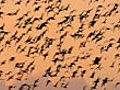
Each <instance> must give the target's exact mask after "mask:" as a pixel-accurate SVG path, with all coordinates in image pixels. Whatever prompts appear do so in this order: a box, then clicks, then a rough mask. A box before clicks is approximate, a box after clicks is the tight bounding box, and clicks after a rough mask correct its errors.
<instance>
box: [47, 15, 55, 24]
mask: <svg viewBox="0 0 120 90" xmlns="http://www.w3.org/2000/svg"><path fill="white" fill-rule="evenodd" d="M51 20H55V15H54V16H51V17H48V19H47V20H46V21H47V22H49V21H51Z"/></svg>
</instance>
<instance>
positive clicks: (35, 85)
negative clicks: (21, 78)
mask: <svg viewBox="0 0 120 90" xmlns="http://www.w3.org/2000/svg"><path fill="white" fill-rule="evenodd" d="M38 82H39V79H36V80H35V81H34V83H33V87H32V90H34V88H35V87H37V86H38V85H37V83H38Z"/></svg>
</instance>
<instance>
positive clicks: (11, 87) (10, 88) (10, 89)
mask: <svg viewBox="0 0 120 90" xmlns="http://www.w3.org/2000/svg"><path fill="white" fill-rule="evenodd" d="M15 87H16V86H12V85H10V86H9V87H8V90H12V89H13V88H15Z"/></svg>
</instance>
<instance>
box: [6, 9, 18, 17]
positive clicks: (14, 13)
mask: <svg viewBox="0 0 120 90" xmlns="http://www.w3.org/2000/svg"><path fill="white" fill-rule="evenodd" d="M19 11H20V9H18V10H16V11H15V12H9V13H7V15H8V16H13V15H17V14H18V12H19Z"/></svg>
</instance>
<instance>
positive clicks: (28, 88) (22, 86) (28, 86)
mask: <svg viewBox="0 0 120 90" xmlns="http://www.w3.org/2000/svg"><path fill="white" fill-rule="evenodd" d="M30 88H31V87H30V85H28V84H22V85H21V87H20V88H19V90H24V89H25V90H30Z"/></svg>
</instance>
